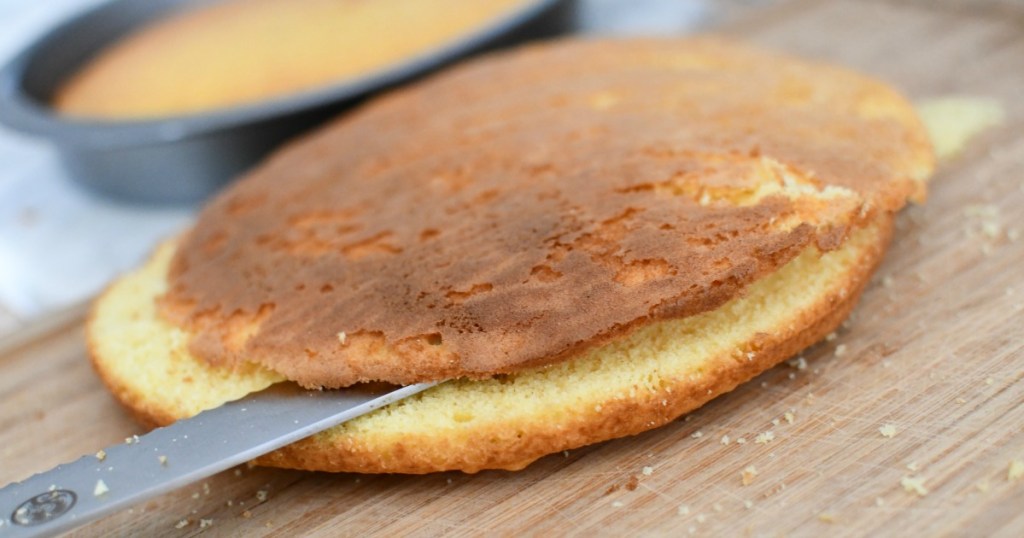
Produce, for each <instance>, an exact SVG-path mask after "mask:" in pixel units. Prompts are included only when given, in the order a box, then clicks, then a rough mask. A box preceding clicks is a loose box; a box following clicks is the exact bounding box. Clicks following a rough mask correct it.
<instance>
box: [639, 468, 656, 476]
mask: <svg viewBox="0 0 1024 538" xmlns="http://www.w3.org/2000/svg"><path fill="white" fill-rule="evenodd" d="M640 472H641V473H643V474H644V476H651V475H652V474H654V467H650V466H647V467H644V468H643V469H641V470H640Z"/></svg>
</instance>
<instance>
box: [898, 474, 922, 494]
mask: <svg viewBox="0 0 1024 538" xmlns="http://www.w3.org/2000/svg"><path fill="white" fill-rule="evenodd" d="M900 485H901V486H903V490H904V491H906V492H907V493H916V494H917V495H918V496H919V497H924V496H925V495H928V488H926V487H925V485H924V479H923V478H921V477H919V476H904V477H903V478H901V479H900Z"/></svg>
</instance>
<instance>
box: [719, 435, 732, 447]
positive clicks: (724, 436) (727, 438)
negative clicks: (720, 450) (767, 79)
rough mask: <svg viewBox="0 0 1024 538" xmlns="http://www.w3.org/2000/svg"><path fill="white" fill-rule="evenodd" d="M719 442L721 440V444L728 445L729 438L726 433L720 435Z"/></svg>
mask: <svg viewBox="0 0 1024 538" xmlns="http://www.w3.org/2000/svg"><path fill="white" fill-rule="evenodd" d="M720 442H721V443H722V444H723V445H726V446H728V445H729V443H730V442H731V440H730V439H729V436H728V435H723V436H722V440H721V441H720Z"/></svg>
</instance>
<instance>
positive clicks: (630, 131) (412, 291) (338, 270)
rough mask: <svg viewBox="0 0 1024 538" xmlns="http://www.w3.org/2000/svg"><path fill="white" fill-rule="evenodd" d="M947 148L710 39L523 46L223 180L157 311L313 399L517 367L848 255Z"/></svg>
mask: <svg viewBox="0 0 1024 538" xmlns="http://www.w3.org/2000/svg"><path fill="white" fill-rule="evenodd" d="M370 133H372V135H371V134H370ZM930 159H931V158H930V152H929V150H928V144H927V140H926V137H925V135H924V132H923V130H922V129H921V127H920V125H919V123H918V122H917V120H916V117H915V116H914V114H913V111H912V109H911V108H910V106H909V105H908V104H907V103H906V102H905V101H904V100H903V99H902V98H901V97H900V96H899V95H898V94H896V93H895V92H894V91H892V90H891V89H889V88H888V87H886V86H884V85H883V84H881V83H878V82H875V81H873V80H871V79H868V78H867V77H863V76H861V75H857V74H853V73H850V72H847V71H844V70H841V69H837V68H833V67H828V66H824V65H820V64H814V63H809V62H804V61H801V60H796V59H792V58H789V57H785V56H781V55H776V54H771V53H767V52H762V51H757V50H752V49H749V48H746V47H744V46H741V45H737V44H734V43H729V42H724V41H720V40H716V39H710V38H700V39H686V40H679V39H675V40H627V41H616V40H608V41H602V40H596V41H585V40H566V41H556V42H553V43H547V44H543V45H538V46H533V47H526V48H523V49H520V50H516V51H513V52H506V53H501V54H497V55H494V56H491V57H487V58H484V59H481V60H477V61H473V62H470V63H469V64H467V65H464V66H460V67H457V68H455V69H453V70H451V71H449V72H446V73H444V74H441V75H439V76H437V77H434V78H432V79H430V80H428V81H425V82H423V83H420V84H417V85H414V86H412V87H411V88H408V89H405V90H401V91H398V92H395V93H393V94H391V95H389V96H386V97H384V98H382V99H379V100H376V101H374V102H373V103H371V104H369V105H368V106H366V107H364V108H363V109H361V110H359V111H357V112H356V113H354V114H352V115H350V116H346V117H344V118H342V119H340V120H339V121H337V122H335V123H334V124H333V125H331V126H329V127H327V128H325V129H323V130H321V131H319V132H318V133H316V134H314V135H311V136H309V137H307V138H305V139H303V140H301V141H299V142H297V143H295V144H293V145H291V146H289V147H287V148H285V149H284V150H282V151H280V152H279V153H277V154H276V155H275V156H274V157H273V158H271V159H270V160H269V161H268V162H267V163H265V164H264V165H263V166H261V167H260V168H259V169H258V170H256V171H254V172H253V173H252V174H250V175H249V176H248V177H246V178H244V179H243V180H242V181H240V182H239V183H238V184H236V185H234V186H232V187H231V188H229V189H227V191H226V192H225V193H223V194H222V195H221V196H219V197H218V198H217V199H216V200H214V201H213V202H212V203H211V204H210V205H209V206H208V207H207V208H206V209H205V210H204V211H203V213H202V215H201V216H200V218H199V220H198V222H197V224H196V226H195V227H194V229H193V230H192V231H191V232H190V233H189V234H188V235H187V236H186V237H185V239H184V240H183V242H182V243H181V245H180V247H179V248H178V250H177V253H176V254H175V258H174V261H173V263H172V265H171V271H170V276H169V282H170V285H169V288H168V291H167V293H166V295H165V296H164V297H163V298H162V299H161V303H160V304H161V314H162V315H163V316H165V317H166V318H167V319H168V320H170V321H171V322H172V323H174V324H175V325H178V326H180V327H183V328H185V329H186V331H187V332H188V333H189V335H190V341H191V348H190V349H191V351H192V353H193V354H195V355H196V356H197V357H199V358H200V359H202V360H205V361H207V362H209V363H210V364H212V365H224V366H232V365H238V364H241V363H244V362H255V363H258V364H261V365H263V366H265V367H267V368H268V369H270V370H273V371H275V372H279V373H281V374H282V375H284V376H285V377H287V378H288V379H291V380H294V381H296V382H298V383H300V384H301V385H303V386H306V387H342V386H348V385H351V384H353V383H357V382H365V381H384V382H390V383H395V384H409V383H414V382H421V381H436V380H442V379H451V378H458V377H468V378H476V379H482V378H486V377H489V376H493V375H495V374H507V373H512V372H516V371H521V370H523V369H525V368H532V367H537V366H541V365H545V364H555V363H557V362H560V361H563V360H566V359H567V358H569V357H572V356H574V355H577V354H579V353H581V352H583V351H585V350H586V349H590V348H593V347H595V346H599V345H602V344H604V343H607V342H610V341H613V340H615V339H616V338H619V337H622V336H624V335H626V334H628V333H629V332H631V331H634V330H636V329H638V328H640V327H643V326H645V325H647V324H650V323H652V322H655V321H659V320H665V319H675V318H683V317H687V316H692V315H695V314H698V313H701V312H707V311H711V310H714V309H715V308H718V307H719V306H721V305H723V304H724V303H725V302H727V301H729V300H730V299H732V298H733V297H735V296H737V295H738V294H740V293H741V292H742V290H743V289H744V288H745V287H746V286H748V285H750V284H751V283H752V282H754V281H756V280H758V279H760V278H763V277H765V276H766V275H769V274H771V273H772V272H774V271H776V270H777V269H778V268H780V267H782V266H783V265H784V264H785V263H787V262H788V261H790V260H791V259H792V258H793V257H794V256H795V255H796V254H797V253H799V252H801V251H802V250H803V249H804V248H806V247H807V246H809V245H816V246H817V247H818V248H820V249H822V250H826V251H827V250H831V249H833V248H836V247H837V246H838V245H840V244H842V242H843V241H844V240H845V238H846V236H847V235H848V234H849V233H850V231H851V230H852V229H855V228H857V227H859V226H861V225H862V224H863V223H864V222H866V221H867V220H869V219H871V218H872V217H873V216H874V215H875V214H876V213H879V212H882V213H885V212H892V211H895V210H896V209H898V208H899V207H901V206H902V205H903V204H904V203H905V202H906V200H907V198H908V197H909V196H914V195H915V194H920V193H922V192H923V180H924V178H925V177H927V175H928V173H929V172H930V170H931V160H930ZM609 305H614V307H613V308H612V307H610V306H609ZM296 335H301V337H297V336H296Z"/></svg>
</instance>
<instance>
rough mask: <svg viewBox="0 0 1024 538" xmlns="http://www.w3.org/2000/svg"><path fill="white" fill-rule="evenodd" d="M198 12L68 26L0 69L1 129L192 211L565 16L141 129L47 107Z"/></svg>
mask: <svg viewBox="0 0 1024 538" xmlns="http://www.w3.org/2000/svg"><path fill="white" fill-rule="evenodd" d="M206 3H209V0H118V1H115V2H110V3H106V4H103V5H100V6H98V7H96V8H93V9H90V10H88V11H86V12H84V13H81V14H79V15H76V16H73V17H72V18H71V19H69V20H67V21H66V22H64V23H62V24H60V25H58V26H56V27H55V28H53V29H51V30H50V31H48V32H46V33H45V34H43V35H42V36H40V37H39V38H38V39H37V40H36V41H35V42H34V43H32V44H30V45H29V46H28V47H27V48H26V49H25V50H23V51H22V52H21V53H20V54H18V55H17V56H15V57H14V58H13V59H12V60H11V61H10V62H9V63H8V64H7V65H6V66H4V68H3V69H2V70H0V123H3V124H5V125H7V126H9V127H11V128H13V129H15V130H18V131H21V132H25V133H29V134H32V135H36V136H40V137H45V138H47V139H49V140H50V141H52V142H53V143H54V144H55V145H56V147H57V149H58V151H59V154H60V156H61V159H62V161H63V163H64V165H65V167H66V168H67V169H68V171H69V173H70V175H71V176H72V177H73V178H74V179H75V180H77V181H79V182H81V183H83V184H85V185H87V186H89V187H90V188H92V189H94V190H98V191H101V192H103V193H106V194H109V195H112V196H115V197H118V198H122V199H128V200H133V201H141V202H149V203H181V202H191V201H195V200H199V199H201V198H203V197H205V196H207V195H209V194H210V193H212V192H214V191H216V190H217V189H218V188H219V187H220V186H222V185H224V184H225V183H226V182H228V181H229V180H231V179H232V178H233V177H235V176H237V175H238V174H240V173H242V172H244V171H245V170H246V169H247V168H249V167H250V166H252V165H253V164H254V163H255V162H256V161H258V160H259V159H260V158H261V157H262V156H263V155H265V154H266V153H267V152H268V151H269V150H271V149H273V148H274V147H276V146H277V145H279V144H280V143H281V142H282V141H284V140H286V139H288V138H290V137H292V136H295V135H296V134H298V133H301V132H303V131H305V130H307V129H309V128H311V127H313V126H315V125H317V124H319V123H321V122H323V121H324V120H326V119H328V118H330V117H332V116H333V115H335V114H336V113H338V112H340V111H342V110H344V109H345V108H346V107H350V106H352V105H353V104H354V103H356V102H358V101H359V100H360V99H361V98H363V97H366V96H367V95H369V94H370V93H372V92H375V91H379V90H382V89H385V88H388V87H391V86H393V85H396V84H398V83H401V82H404V81H407V80H410V79H412V78H415V77H417V76H419V75H422V74H424V73H427V72H429V71H431V70H433V69H436V68H438V67H440V66H442V65H445V64H447V63H450V62H452V61H455V60H457V59H459V58H462V57H464V56H466V55H468V54H470V53H473V52H477V51H480V50H483V49H490V48H496V47H500V46H504V45H509V44H514V43H517V42H521V41H525V40H529V39H536V38H542V37H549V36H551V35H555V34H557V33H560V32H561V31H563V30H564V29H566V28H567V27H568V25H569V24H570V19H571V11H572V2H571V1H569V0H524V1H523V3H522V5H521V6H520V7H518V8H516V9H515V10H513V11H511V12H510V13H509V14H508V15H507V16H504V17H501V18H499V19H497V20H494V21H491V22H490V23H488V24H486V25H483V26H481V27H480V28H478V29H476V30H475V31H472V32H470V33H468V34H465V35H463V36H461V37H459V38H456V39H455V40H454V41H452V42H450V43H448V44H446V45H444V46H441V47H438V48H435V49H432V50H429V51H425V52H424V53H423V54H421V55H419V56H416V57H413V58H411V59H409V60H408V61H405V62H402V63H399V64H395V65H392V66H389V67H386V68H384V69H381V70H379V71H376V72H374V73H371V74H369V75H367V76H364V77H361V78H358V79H348V80H344V81H341V82H339V83H336V84H333V85H329V86H326V87H323V88H319V89H316V90H311V91H306V92H301V93H296V94H292V95H289V96H285V97H281V98H274V99H268V100H266V101H262V102H259V103H256V104H252V105H245V106H238V107H231V108H224V109H218V110H215V111H211V112H206V113H201V114H193V115H183V116H172V117H167V118H159V119H153V120H142V121H133V120H129V121H121V120H115V121H99V120H92V119H79V118H69V117H64V116H61V115H59V114H57V113H56V112H54V111H53V110H52V109H51V108H50V106H49V103H50V101H51V99H52V97H53V95H54V93H55V92H56V91H57V89H58V88H59V87H60V85H61V84H62V83H63V82H64V81H65V80H66V79H67V77H68V76H70V75H71V74H73V73H74V72H76V71H77V70H78V68H79V67H81V66H82V65H83V64H84V63H86V62H87V61H89V60H90V59H91V58H92V57H93V56H94V55H95V54H96V53H97V52H99V51H100V50H101V49H102V48H103V47H105V46H106V45H109V44H111V43H113V42H115V41H116V40H118V39H120V38H122V37H124V36H126V35H127V34H129V33H131V32H132V31H133V30H135V29H137V28H139V27H141V26H142V25H144V24H146V23H148V22H150V21H153V20H156V19H158V18H160V17H162V16H165V15H167V14H168V13H170V12H173V11H176V10H181V9H188V8H192V7H196V6H198V5H202V4H206ZM340 53H344V51H339V54H340Z"/></svg>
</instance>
